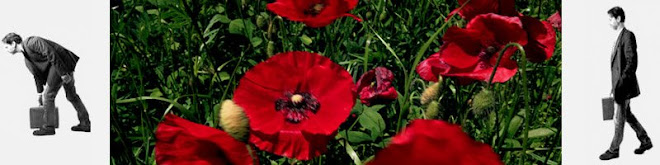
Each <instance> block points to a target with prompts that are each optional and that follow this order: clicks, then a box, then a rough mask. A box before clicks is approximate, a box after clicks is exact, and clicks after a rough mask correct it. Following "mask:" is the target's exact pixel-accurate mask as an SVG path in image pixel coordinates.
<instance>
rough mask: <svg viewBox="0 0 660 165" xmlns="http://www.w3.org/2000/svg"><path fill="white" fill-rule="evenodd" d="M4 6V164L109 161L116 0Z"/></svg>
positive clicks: (29, 0)
mask: <svg viewBox="0 0 660 165" xmlns="http://www.w3.org/2000/svg"><path fill="white" fill-rule="evenodd" d="M8 2H9V3H5V4H2V5H1V6H0V14H2V24H0V38H1V39H2V40H1V41H2V42H1V43H2V44H0V49H2V51H0V75H1V76H2V81H1V82H0V91H2V92H0V100H3V101H2V102H0V103H1V104H2V107H3V108H2V109H4V110H3V115H0V131H2V135H3V138H2V140H0V146H2V147H1V148H0V152H1V153H3V155H5V156H2V159H0V164H106V163H108V162H109V155H110V145H109V128H110V126H109V115H108V114H109V109H110V108H109V103H108V100H109V96H110V95H109V88H110V86H109V84H110V83H109V69H108V68H109V60H108V59H109V54H110V53H109V52H110V49H109V46H108V45H109V37H108V34H109V1H100V0H98V1H88V0H68V1H47V0H25V1H8Z"/></svg>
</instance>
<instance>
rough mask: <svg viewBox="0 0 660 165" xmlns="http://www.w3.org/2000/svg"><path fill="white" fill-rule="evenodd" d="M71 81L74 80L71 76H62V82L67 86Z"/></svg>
mask: <svg viewBox="0 0 660 165" xmlns="http://www.w3.org/2000/svg"><path fill="white" fill-rule="evenodd" d="M71 80H73V78H72V77H71V75H70V74H64V75H62V82H64V83H65V84H68V83H70V82H71Z"/></svg>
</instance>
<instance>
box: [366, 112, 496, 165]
mask: <svg viewBox="0 0 660 165" xmlns="http://www.w3.org/2000/svg"><path fill="white" fill-rule="evenodd" d="M411 162H414V164H462V165H477V164H479V165H481V164H503V163H502V162H501V160H500V158H499V155H497V154H496V153H495V152H493V150H492V149H491V148H490V146H489V145H487V144H484V143H481V142H477V141H474V140H472V138H470V137H469V136H468V135H467V134H465V133H464V132H463V130H462V129H461V128H460V127H459V126H458V125H453V124H449V123H446V122H444V121H440V120H422V119H417V120H413V121H412V122H411V123H410V125H408V127H407V128H406V129H404V130H403V132H401V133H400V134H398V135H396V136H394V138H393V139H392V142H391V143H390V144H389V145H388V146H387V147H385V149H383V150H381V151H379V152H378V153H377V154H376V157H375V158H374V160H373V161H371V162H369V163H368V164H369V165H381V164H410V163H411Z"/></svg>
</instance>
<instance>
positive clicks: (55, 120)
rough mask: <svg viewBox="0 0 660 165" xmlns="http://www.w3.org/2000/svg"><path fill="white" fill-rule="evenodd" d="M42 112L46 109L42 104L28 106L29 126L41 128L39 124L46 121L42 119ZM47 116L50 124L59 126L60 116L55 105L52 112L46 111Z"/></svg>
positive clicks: (41, 124)
mask: <svg viewBox="0 0 660 165" xmlns="http://www.w3.org/2000/svg"><path fill="white" fill-rule="evenodd" d="M44 112H46V109H45V108H44V107H43V106H39V107H32V108H30V128H41V126H43V125H44V124H45V123H46V121H45V120H44ZM47 117H48V122H50V125H52V126H55V128H59V126H60V122H59V120H60V116H59V110H58V108H57V107H55V111H54V112H53V113H48V116H47Z"/></svg>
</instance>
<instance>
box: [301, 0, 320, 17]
mask: <svg viewBox="0 0 660 165" xmlns="http://www.w3.org/2000/svg"><path fill="white" fill-rule="evenodd" d="M324 8H325V5H324V4H322V3H317V4H313V5H311V6H310V7H309V8H308V9H307V10H305V12H304V13H305V15H312V16H316V15H318V14H319V13H321V11H323V9H324Z"/></svg>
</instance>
